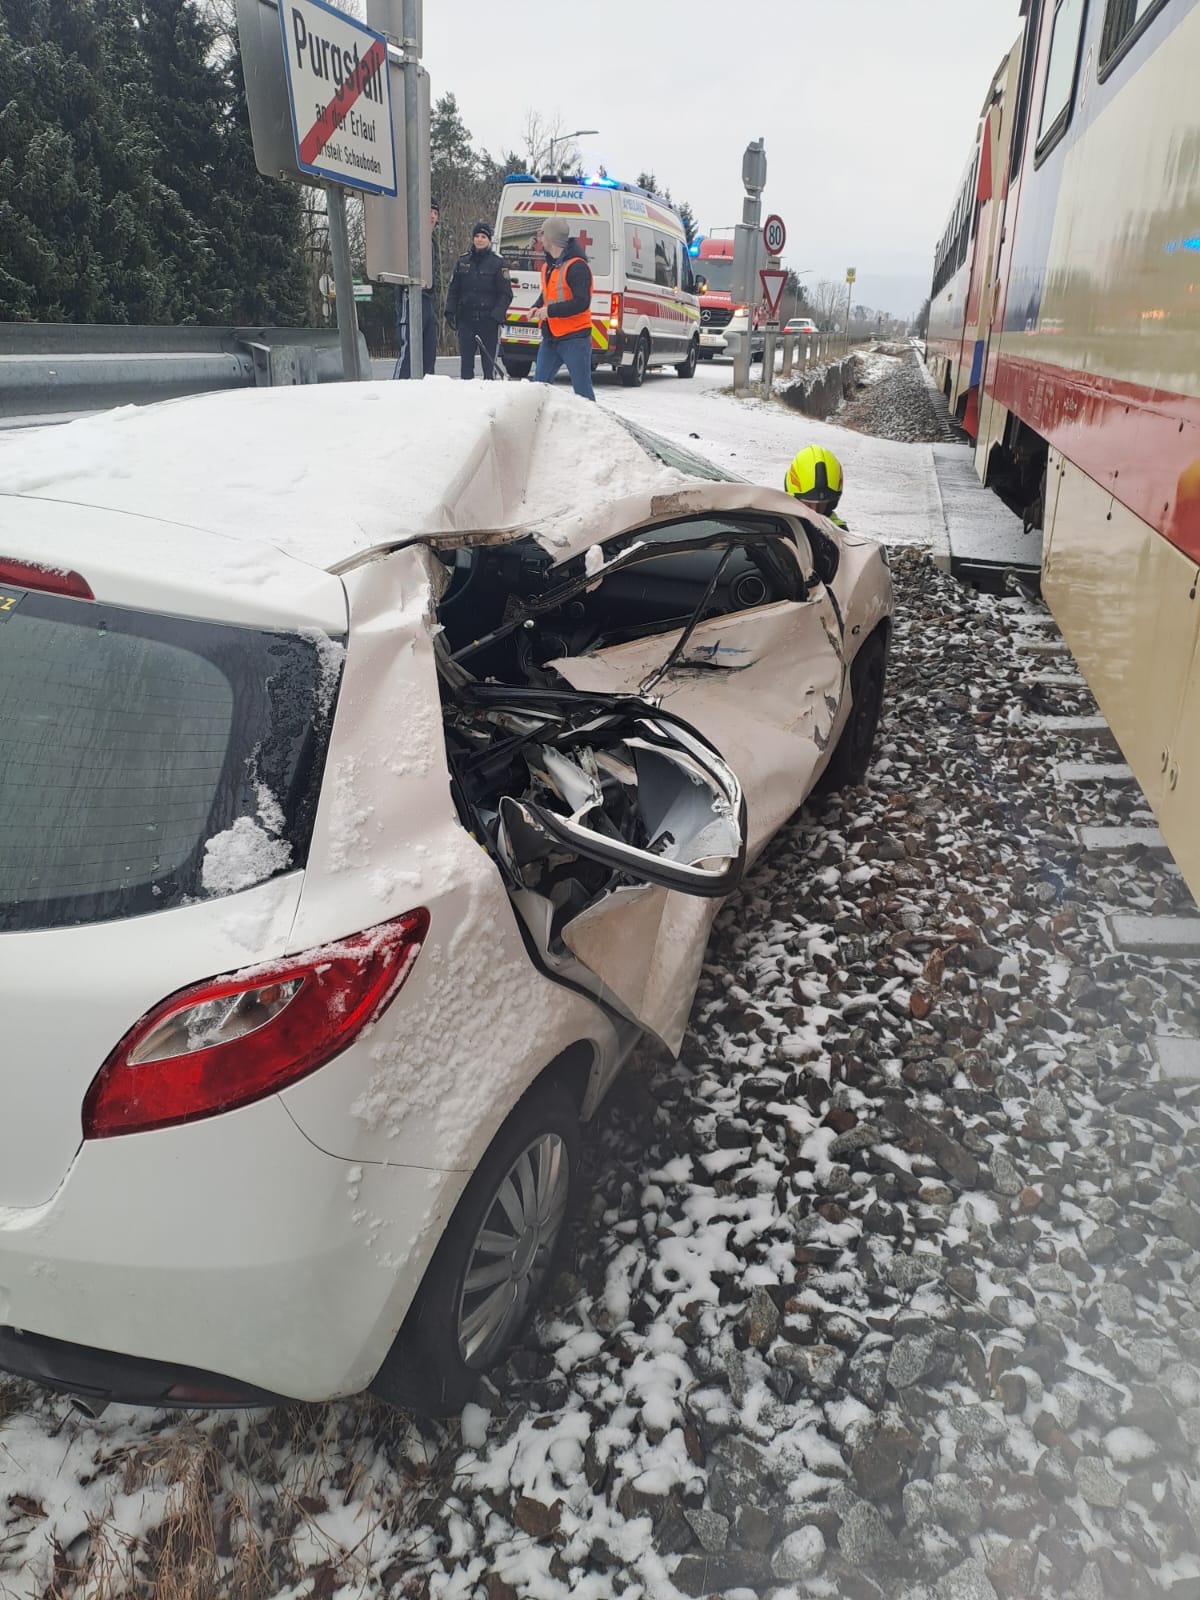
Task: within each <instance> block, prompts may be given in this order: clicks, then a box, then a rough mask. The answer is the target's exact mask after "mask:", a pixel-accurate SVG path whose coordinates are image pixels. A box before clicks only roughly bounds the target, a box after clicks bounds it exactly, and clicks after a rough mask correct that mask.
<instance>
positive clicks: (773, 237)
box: [758, 212, 787, 398]
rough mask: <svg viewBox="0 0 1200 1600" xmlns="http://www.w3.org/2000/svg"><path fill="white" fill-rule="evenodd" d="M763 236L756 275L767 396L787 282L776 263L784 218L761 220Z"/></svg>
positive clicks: (783, 234)
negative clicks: (763, 318)
mask: <svg viewBox="0 0 1200 1600" xmlns="http://www.w3.org/2000/svg"><path fill="white" fill-rule="evenodd" d="M762 236H763V244H764V245H765V246H766V251H767V265H766V268H765V269H764V270H762V271H760V272H759V274H758V278H759V282H760V283H761V285H762V292H763V299H764V300H765V301H766V303H767V328H766V332H765V334H764V335H763V385H764V387H765V389H766V393H767V397H768V398H770V394H771V385H772V384H773V383H774V381H775V340H776V338H777V337H778V334H779V302H780V300H781V299H782V297H783V286H784V284H785V283H786V282H787V273H786V272H784V271H782V270H781V268H780V264H779V258H780V256H781V255H782V254H783V247H784V245H785V244H786V243H787V229H786V228H785V227H784V225H783V218H782V217H780V216H777V215H776V214H775V213H774V212H772V213H771V215H770V216H769V217H768V218H767V220H766V221H765V222H764V223H763V231H762Z"/></svg>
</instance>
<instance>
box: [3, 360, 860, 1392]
mask: <svg viewBox="0 0 1200 1600" xmlns="http://www.w3.org/2000/svg"><path fill="white" fill-rule="evenodd" d="M889 607H890V582H889V577H888V572H887V569H886V565H885V563H884V561H883V559H882V556H881V552H880V550H879V548H878V547H877V546H876V545H875V544H873V543H872V542H871V541H869V540H866V539H859V538H852V537H850V536H849V535H847V534H845V533H843V532H838V531H836V530H834V529H832V528H831V527H830V526H829V525H828V524H826V523H824V522H822V521H820V519H818V518H815V517H814V516H813V515H812V514H811V513H810V512H808V511H807V510H805V509H803V508H801V507H799V506H798V505H797V503H796V502H794V501H791V500H789V499H787V498H786V497H785V496H784V495H782V494H779V493H776V492H775V491H773V490H769V489H760V488H755V487H753V486H751V485H749V484H746V483H740V482H734V481H729V480H728V479H724V478H722V477H721V476H720V475H719V474H717V473H716V472H714V471H713V469H711V468H710V467H708V466H707V465H705V464H704V463H701V462H698V461H695V460H693V459H691V458H689V457H686V456H684V455H682V454H680V453H678V452H676V451H674V450H673V449H672V448H671V447H669V446H667V445H665V444H662V443H661V442H660V441H656V440H654V439H652V438H650V437H649V436H644V435H642V434H640V433H638V432H636V431H635V430H633V429H630V428H628V427H626V426H625V425H623V424H622V423H621V422H619V421H617V420H616V419H614V418H613V417H611V416H609V415H607V414H606V413H605V412H604V411H603V410H601V409H600V408H598V407H595V406H589V405H586V404H584V403H582V402H578V401H576V400H575V399H574V397H572V396H569V395H566V394H563V393H558V392H556V391H555V390H553V389H552V388H549V387H547V386H531V385H522V386H520V387H518V386H515V385H513V386H505V385H501V384H486V385H482V384H461V385H457V384H455V385H452V384H449V383H436V382H429V383H426V384H386V383H383V384H362V385H357V386H349V385H344V386H336V387H335V386H330V387H325V388H315V387H313V388H293V389H272V390H262V391H248V392H242V393H235V394H224V395H212V396H206V397H202V398H198V399H192V400H181V401H175V402H171V403H168V404H163V405H158V406H152V407H147V408H142V409H138V408H128V409H126V410H120V411H115V412H112V413H109V414H107V415H104V416H101V417H97V418H93V419H87V420H84V421H80V422H76V423H73V424H70V425H67V426H63V427H57V428H54V427H50V428H41V429H38V430H35V431H32V432H25V433H20V434H14V435H9V436H7V437H6V438H4V439H3V440H0V679H2V681H3V686H4V692H3V696H2V697H0V1016H2V1017H3V1050H2V1051H0V1103H2V1104H3V1108H4V1109H3V1117H0V1367H4V1368H6V1369H8V1370H10V1371H12V1372H16V1373H21V1374H24V1375H25V1376H27V1377H30V1378H32V1379H35V1380H37V1381H39V1382H42V1383H45V1384H48V1385H51V1386H53V1387H56V1388H59V1389H62V1390H65V1391H67V1392H70V1393H73V1394H75V1395H76V1396H79V1397H82V1398H83V1400H84V1401H85V1403H88V1404H90V1405H91V1406H93V1407H96V1406H98V1405H101V1404H103V1403H105V1402H106V1401H108V1400H109V1399H120V1400H124V1401H132V1402H146V1403H152V1404H161V1405H168V1406H184V1405H198V1406H211V1405H239V1404H248V1403H256V1402H260V1401H262V1400H264V1399H269V1398H271V1397H274V1396H288V1397H296V1398H301V1399H307V1400H316V1399H320V1398H326V1397H331V1396H335V1395H344V1394H350V1393H353V1392H355V1391H357V1390H360V1389H363V1388H364V1387H366V1386H368V1385H371V1386H373V1387H374V1388H375V1389H376V1390H377V1391H378V1392H379V1393H380V1394H382V1395H384V1396H387V1397H389V1398H391V1399H395V1400H399V1401H403V1402H405V1403H408V1404H412V1405H414V1406H417V1407H420V1408H422V1409H425V1410H429V1411H440V1410H446V1409H449V1408H454V1407H458V1406H460V1405H461V1404H462V1403H463V1400H464V1399H465V1398H466V1396H467V1395H468V1394H469V1392H470V1389H471V1387H472V1385H473V1383H474V1381H475V1378H476V1376H477V1374H478V1373H479V1372H480V1371H481V1370H482V1369H484V1368H486V1367H487V1366H488V1365H489V1364H490V1363H491V1362H493V1361H495V1360H496V1359H497V1358H498V1357H499V1356H500V1355H501V1354H502V1353H503V1352H504V1351H505V1349H506V1348H507V1347H508V1346H509V1344H510V1343H511V1341H512V1340H513V1338H514V1337H515V1335H516V1334H517V1333H518V1331H519V1330H520V1327H521V1325H522V1322H523V1320H524V1319H525V1316H526V1313H527V1311H528V1310H529V1309H530V1307H531V1304H532V1299H533V1296H534V1294H535V1292H536V1290H537V1288H538V1286H539V1283H540V1282H541V1280H542V1279H543V1278H544V1277H545V1275H546V1271H547V1267H548V1264H549V1261H550V1258H551V1255H552V1252H553V1250H554V1246H555V1243H556V1241H557V1239H558V1237H559V1233H560V1229H561V1227H562V1223H563V1219H564V1217H565V1215H566V1213H567V1210H568V1206H569V1204H570V1200H571V1196H572V1190H573V1188H574V1186H575V1184H576V1180H577V1176H578V1167H579V1140H578V1125H579V1121H580V1119H581V1118H584V1117H588V1116H590V1115H591V1114H592V1113H593V1112H594V1110H595V1109H596V1107H597V1105H598V1103H599V1102H600V1100H601V1098H602V1096H603V1094H604V1092H605V1090H606V1089H607V1087H608V1086H609V1084H610V1083H611V1081H612V1079H613V1076H614V1074H615V1073H616V1072H617V1070H618V1068H619V1067H620V1065H621V1063H622V1060H623V1059H624V1058H625V1056H626V1055H627V1054H628V1052H629V1051H630V1049H631V1047H632V1046H633V1044H634V1043H635V1041H636V1040H637V1039H638V1037H639V1036H640V1035H641V1034H642V1033H644V1032H645V1033H649V1034H651V1035H653V1036H655V1037H656V1038H657V1039H659V1040H660V1041H661V1042H662V1043H663V1045H665V1046H666V1047H667V1048H668V1049H669V1050H676V1049H677V1048H678V1046H679V1044H680V1041H681V1038H682V1035H683V1030H684V1027H685V1025H686V1022H687V1017H688V1012H689V1008H690V1005H691V1002H692V997H693V994H694V990H695V986H696V982H697V978H698V974H699V971H700V966H701V960H702V957H703V952H704V947H705V941H706V938H707V936H708V932H709V927H710V925H711V922H712V919H713V917H714V915H715V913H716V911H717V909H718V907H719V906H720V903H721V899H722V897H723V896H725V895H727V894H729V893H730V892H731V891H732V890H734V889H736V887H737V885H738V883H739V881H740V878H741V875H742V873H743V871H744V868H745V863H746V861H747V860H748V859H751V858H753V856H754V855H755V853H756V852H757V851H759V850H760V849H761V848H762V846H763V845H764V844H765V843H766V841H767V840H768V839H769V838H770V836H771V834H772V832H773V831H774V830H775V829H776V828H778V827H779V825H780V824H781V823H782V822H783V821H784V819H785V818H786V817H788V816H789V814H790V813H792V812H793V811H794V810H795V809H796V807H797V806H799V805H800V803H801V802H802V801H803V800H804V798H805V797H806V796H807V795H808V794H809V792H810V791H811V790H812V789H813V788H814V786H815V785H816V784H817V783H818V782H819V781H824V782H825V783H826V784H827V785H829V786H836V785H838V784H843V783H847V782H854V781H858V780H860V779H861V778H862V776H863V774H864V771H865V769H866V764H867V760H868V757H869V753H870V749H871V743H872V739H873V735H874V730H875V723H876V720H877V717H878V713H879V707H880V700H881V696H882V691H883V676H884V664H885V658H886V653H887V643H888V628H889V620H888V618H889Z"/></svg>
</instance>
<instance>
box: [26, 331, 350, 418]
mask: <svg viewBox="0 0 1200 1600" xmlns="http://www.w3.org/2000/svg"><path fill="white" fill-rule="evenodd" d="M359 345H360V348H361V351H362V359H363V366H364V369H366V368H367V366H368V359H367V353H366V351H367V345H366V340H365V339H364V338H363V337H362V335H361V334H360V335H359ZM341 378H342V353H341V348H340V345H339V343H338V335H337V329H336V328H334V329H332V330H326V329H323V328H207V327H184V328H179V327H169V328H162V327H148V328H147V327H121V326H101V325H97V324H92V323H89V324H79V323H66V322H9V323H2V324H0V421H3V422H7V423H10V424H11V423H13V422H17V421H23V420H25V419H28V420H30V421H36V420H39V419H46V418H49V417H51V416H59V417H61V416H77V415H78V414H79V413H80V412H84V411H101V410H106V409H108V408H109V407H110V406H119V405H131V404H132V405H141V404H145V403H146V402H147V401H151V400H174V399H178V398H179V397H180V396H181V395H189V394H204V393H207V392H209V391H211V390H214V389H244V388H255V387H263V386H266V385H277V384H295V383H336V382H339V381H340V380H341Z"/></svg>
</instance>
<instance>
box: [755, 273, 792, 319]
mask: <svg viewBox="0 0 1200 1600" xmlns="http://www.w3.org/2000/svg"><path fill="white" fill-rule="evenodd" d="M758 276H759V280H760V282H761V283H762V291H763V299H764V300H765V301H766V302H767V310H768V311H769V312H770V313H771V315H772V316H773V317H774V316H778V314H779V302H780V300H782V299H783V286H784V284H785V283H786V282H787V273H786V272H784V271H782V269H776V268H773V267H767V268H765V269H764V270H763V271H761V272H760V273H759V275H758Z"/></svg>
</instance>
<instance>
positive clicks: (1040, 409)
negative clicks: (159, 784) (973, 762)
mask: <svg viewBox="0 0 1200 1600" xmlns="http://www.w3.org/2000/svg"><path fill="white" fill-rule="evenodd" d="M1020 18H1021V31H1020V34H1019V37H1018V38H1017V40H1016V43H1015V44H1014V46H1013V49H1012V50H1011V51H1010V53H1009V55H1008V56H1007V57H1006V58H1005V60H1004V61H1003V62H1002V63H1001V64H1000V67H999V69H998V71H997V73H996V75H995V77H994V78H993V80H992V83H991V86H990V88H989V90H988V95H987V99H986V101H985V103H984V106H983V110H982V113H981V116H980V119H979V123H978V126H977V128H976V130H975V137H974V140H973V143H972V147H971V154H970V158H969V160H968V163H967V167H966V171H965V173H964V176H963V180H962V183H961V185H960V188H959V192H958V194H957V196H956V199H955V205H954V208H953V211H952V213H951V216H950V219H949V221H948V223H947V226H946V230H945V233H944V234H943V236H942V239H941V241H940V242H939V245H938V248H937V253H936V258H935V266H934V283H933V294H932V299H931V307H930V318H929V334H928V351H927V359H928V361H929V364H930V366H931V368H932V370H933V374H934V376H935V378H936V380H937V381H938V383H939V384H940V385H941V386H942V388H943V389H944V391H945V393H946V395H947V397H948V399H949V401H950V405H951V408H952V410H953V411H954V412H955V413H956V414H957V416H958V417H959V419H960V420H961V422H962V424H963V426H964V427H965V428H966V430H967V432H968V433H969V434H970V436H971V437H972V439H973V440H974V442H975V464H976V468H977V470H978V473H979V476H980V478H981V479H982V480H983V481H984V482H985V483H988V484H991V485H993V486H994V487H995V488H996V489H997V490H998V491H999V492H1001V493H1002V494H1004V496H1005V498H1006V499H1008V501H1009V503H1010V504H1012V505H1014V506H1015V507H1017V508H1018V509H1020V510H1021V511H1022V512H1023V513H1024V515H1025V517H1026V519H1027V522H1028V523H1029V524H1030V525H1035V526H1039V527H1041V528H1042V529H1043V534H1044V554H1043V562H1042V590H1043V593H1044V595H1045V597H1046V599H1047V601H1048V603H1049V605H1050V607H1051V609H1052V611H1053V612H1054V615H1055V618H1056V619H1057V621H1058V623H1059V626H1060V627H1061V629H1062V632H1063V635H1064V637H1065V638H1066V640H1067V643H1068V644H1069V645H1070V647H1071V650H1072V652H1073V653H1074V655H1075V658H1076V660H1077V661H1078V663H1079V665H1080V667H1081V669H1082V671H1083V673H1084V675H1085V676H1086V678H1087V680H1088V683H1089V684H1090V686H1091V688H1092V690H1093V692H1094V694H1095V696H1096V699H1097V701H1098V702H1099V705H1100V708H1101V710H1102V711H1103V713H1104V715H1105V717H1106V719H1107V721H1108V723H1109V726H1110V727H1111V728H1112V730H1113V732H1114V734H1115V735H1116V737H1117V739H1118V741H1119V743H1120V745H1121V748H1122V751H1123V752H1124V754H1125V756H1126V759H1127V760H1128V761H1129V764H1130V765H1131V767H1132V768H1133V770H1134V773H1135V775H1136V776H1137V778H1138V781H1139V782H1140V783H1141V785H1142V788H1143V790H1144V792H1145V794H1146V796H1147V798H1148V800H1149V802H1150V804H1151V806H1152V807H1153V809H1154V811H1155V814H1156V816H1157V818H1158V820H1159V824H1160V826H1161V829H1162V832H1163V834H1164V836H1165V838H1166V840H1167V843H1168V845H1169V846H1170V848H1171V851H1172V853H1173V854H1174V856H1175V859H1176V861H1177V862H1178V864H1179V866H1180V868H1181V870H1182V871H1183V874H1184V876H1185V878H1186V879H1187V881H1188V883H1189V885H1190V886H1191V888H1192V890H1193V891H1194V892H1195V893H1197V894H1198V895H1200V593H1198V591H1200V91H1198V89H1197V85H1198V84H1200V0H1023V3H1022V4H1021V6H1020Z"/></svg>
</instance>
